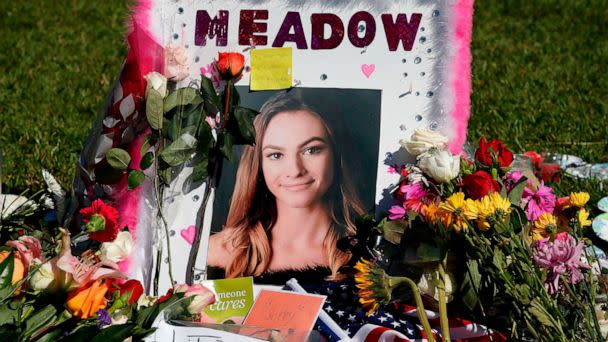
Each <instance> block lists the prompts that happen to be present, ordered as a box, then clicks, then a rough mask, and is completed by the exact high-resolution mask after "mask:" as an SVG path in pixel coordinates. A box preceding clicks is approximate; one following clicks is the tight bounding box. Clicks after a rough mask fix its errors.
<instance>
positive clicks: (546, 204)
mask: <svg viewBox="0 0 608 342" xmlns="http://www.w3.org/2000/svg"><path fill="white" fill-rule="evenodd" d="M521 200H522V204H523V205H525V206H526V216H527V217H528V220H530V221H536V220H537V219H538V218H539V217H540V215H542V214H543V213H549V214H553V208H555V195H554V194H553V189H552V188H550V187H548V186H545V183H544V182H541V183H540V185H539V186H538V190H537V191H536V192H534V191H533V190H531V189H530V188H528V187H526V188H525V189H524V194H523V196H522V197H521Z"/></svg>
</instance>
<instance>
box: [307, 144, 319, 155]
mask: <svg viewBox="0 0 608 342" xmlns="http://www.w3.org/2000/svg"><path fill="white" fill-rule="evenodd" d="M322 149H323V148H321V147H320V146H311V147H309V148H307V149H305V150H304V154H317V153H319V152H321V150H322Z"/></svg>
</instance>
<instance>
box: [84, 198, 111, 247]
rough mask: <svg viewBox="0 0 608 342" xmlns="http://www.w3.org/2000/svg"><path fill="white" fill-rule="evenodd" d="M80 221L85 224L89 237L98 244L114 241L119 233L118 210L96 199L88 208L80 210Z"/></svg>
mask: <svg viewBox="0 0 608 342" xmlns="http://www.w3.org/2000/svg"><path fill="white" fill-rule="evenodd" d="M80 214H81V215H82V220H83V221H84V223H86V227H87V231H88V232H89V237H90V238H91V239H93V240H95V241H99V242H110V241H114V239H116V235H118V232H119V231H120V227H119V225H118V210H116V209H115V208H114V207H112V206H110V205H107V204H105V203H104V201H102V200H100V199H96V200H95V201H93V203H92V204H91V206H90V207H86V208H82V209H80Z"/></svg>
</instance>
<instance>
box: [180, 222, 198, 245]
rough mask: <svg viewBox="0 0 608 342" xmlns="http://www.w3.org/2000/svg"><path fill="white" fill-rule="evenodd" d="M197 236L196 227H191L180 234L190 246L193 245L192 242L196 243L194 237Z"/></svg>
mask: <svg viewBox="0 0 608 342" xmlns="http://www.w3.org/2000/svg"><path fill="white" fill-rule="evenodd" d="M195 234H196V227H195V226H190V227H188V228H186V229H182V230H181V231H180V232H179V235H181V236H182V237H183V238H184V240H186V242H187V243H188V244H190V245H192V242H194V235H195Z"/></svg>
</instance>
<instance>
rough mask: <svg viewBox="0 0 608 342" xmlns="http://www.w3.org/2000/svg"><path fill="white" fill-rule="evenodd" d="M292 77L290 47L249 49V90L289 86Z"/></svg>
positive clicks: (285, 87)
mask: <svg viewBox="0 0 608 342" xmlns="http://www.w3.org/2000/svg"><path fill="white" fill-rule="evenodd" d="M292 78H293V70H292V51H291V48H290V47H287V48H275V49H253V50H251V81H250V83H249V87H250V89H251V90H276V89H287V88H291V85H292Z"/></svg>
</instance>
